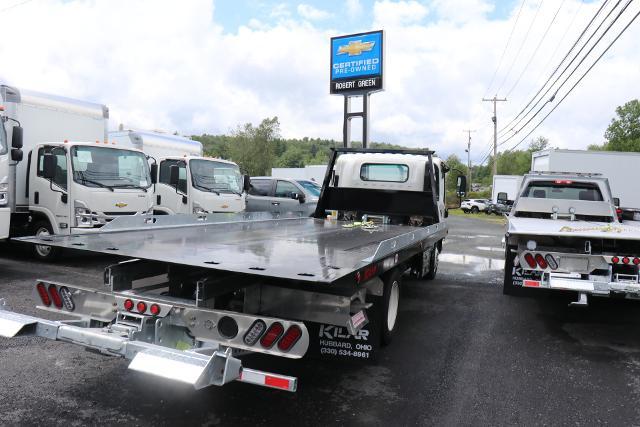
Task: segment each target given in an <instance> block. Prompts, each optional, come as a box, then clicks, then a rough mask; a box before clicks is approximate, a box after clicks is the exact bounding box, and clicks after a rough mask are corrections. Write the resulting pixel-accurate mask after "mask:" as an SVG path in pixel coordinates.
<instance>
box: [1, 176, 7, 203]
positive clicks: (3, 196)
mask: <svg viewBox="0 0 640 427" xmlns="http://www.w3.org/2000/svg"><path fill="white" fill-rule="evenodd" d="M8 203H9V184H7V183H6V182H5V183H2V184H0V206H6V205H7V204H8Z"/></svg>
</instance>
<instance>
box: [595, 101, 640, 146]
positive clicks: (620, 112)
mask: <svg viewBox="0 0 640 427" xmlns="http://www.w3.org/2000/svg"><path fill="white" fill-rule="evenodd" d="M616 115H617V117H615V118H614V119H612V120H611V123H610V124H609V127H607V130H606V132H605V133H604V137H605V139H606V140H607V142H606V143H605V145H604V149H605V150H608V151H640V101H638V100H637V99H634V100H631V101H629V102H627V103H626V104H624V105H622V106H620V107H618V108H616Z"/></svg>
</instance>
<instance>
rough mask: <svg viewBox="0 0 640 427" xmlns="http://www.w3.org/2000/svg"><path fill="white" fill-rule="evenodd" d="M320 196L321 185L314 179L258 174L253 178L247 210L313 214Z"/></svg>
mask: <svg viewBox="0 0 640 427" xmlns="http://www.w3.org/2000/svg"><path fill="white" fill-rule="evenodd" d="M319 196H320V186H319V185H318V184H316V183H315V182H314V181H310V180H306V179H287V178H273V177H270V176H256V177H252V178H251V188H250V190H249V194H248V195H247V209H246V210H247V211H249V212H280V213H284V212H301V213H302V214H303V215H304V216H311V215H313V213H314V212H315V210H316V205H317V204H318V197H319Z"/></svg>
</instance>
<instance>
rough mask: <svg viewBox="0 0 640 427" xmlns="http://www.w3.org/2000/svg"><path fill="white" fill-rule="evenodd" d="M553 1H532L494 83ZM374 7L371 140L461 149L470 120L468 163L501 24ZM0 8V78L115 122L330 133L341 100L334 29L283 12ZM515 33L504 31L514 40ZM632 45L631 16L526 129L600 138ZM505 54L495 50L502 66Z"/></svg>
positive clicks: (639, 38)
mask: <svg viewBox="0 0 640 427" xmlns="http://www.w3.org/2000/svg"><path fill="white" fill-rule="evenodd" d="M579 3H580V0H566V2H565V5H564V6H563V9H562V11H561V13H560V15H559V18H558V21H557V23H556V24H555V25H554V26H553V27H552V29H551V31H550V33H549V35H548V37H547V40H546V41H545V43H544V44H543V45H542V47H541V49H540V51H539V52H538V55H536V57H535V58H534V60H533V61H532V63H531V66H530V67H529V70H528V71H527V72H525V73H524V74H523V77H522V80H521V82H520V83H519V84H518V86H517V87H516V88H515V89H514V91H513V92H512V93H511V94H510V95H509V101H508V102H506V103H500V104H499V106H498V117H499V123H500V125H501V126H502V125H503V124H506V123H507V122H508V120H509V119H510V118H511V117H513V116H514V115H515V114H516V113H518V111H519V110H520V108H521V107H522V106H524V104H525V103H526V101H527V100H528V98H527V95H528V94H530V93H532V92H535V90H537V88H538V85H539V84H541V83H542V82H543V81H544V80H545V79H546V76H547V75H548V73H549V71H550V70H552V69H553V67H554V66H555V65H556V63H557V61H558V60H559V59H560V58H562V56H563V55H564V53H565V52H566V50H567V49H568V48H569V46H570V45H571V44H572V43H573V41H574V40H575V37H577V35H578V34H579V32H580V31H581V30H582V27H583V26H584V25H585V24H586V22H587V21H588V19H589V18H590V17H591V16H592V15H593V13H594V12H595V9H596V8H597V7H599V5H598V4H591V3H584V4H583V5H582V6H581V8H582V9H581V11H580V13H579V15H578V18H577V19H576V21H575V23H574V24H573V25H571V26H570V25H569V23H570V21H571V17H572V16H573V15H574V14H575V10H576V8H577V7H578V5H579ZM416 5H417V6H416ZM516 6H517V5H516ZM516 6H514V7H516ZM635 7H636V9H634V10H633V11H630V12H629V14H628V15H626V14H625V17H630V16H632V13H635V12H636V11H637V8H638V6H635ZM555 8H557V5H555V4H549V5H547V4H546V3H545V4H544V5H543V7H542V9H541V12H540V13H541V15H540V16H539V17H538V20H539V25H535V26H534V27H533V28H532V32H531V34H530V37H529V40H528V41H527V42H526V43H524V45H523V50H522V53H521V57H520V58H521V59H520V60H519V61H517V63H516V65H515V66H514V68H513V71H512V73H511V75H510V76H509V78H508V79H507V81H506V83H505V87H506V88H509V87H510V86H512V85H513V82H515V79H516V77H517V76H518V75H519V73H520V71H521V70H522V68H523V67H524V63H525V60H524V59H526V58H529V56H530V54H531V52H532V51H533V49H534V47H535V45H536V44H537V42H538V40H539V39H540V37H541V35H542V32H543V30H544V27H545V25H546V23H548V22H549V21H550V16H551V14H552V13H553V11H554V9H555ZM630 9H631V7H630ZM410 10H413V12H408V11H410ZM533 12H534V9H533V7H526V8H525V10H523V15H522V16H521V18H520V19H522V20H523V21H522V22H525V23H527V22H530V20H531V18H532V16H533ZM374 13H375V22H372V23H371V26H370V27H369V26H367V27H365V28H363V30H366V29H378V28H384V29H385V31H386V43H387V46H386V54H387V62H386V91H385V92H381V93H377V94H374V95H373V96H372V99H371V120H372V121H371V137H372V139H373V140H375V141H387V142H392V143H398V144H406V145H411V146H430V147H432V148H435V149H437V150H438V151H439V152H440V153H441V154H443V155H446V154H449V153H457V154H458V155H460V156H461V157H463V156H464V148H466V136H465V134H464V133H463V132H462V129H467V128H472V129H478V132H477V133H475V134H473V142H472V155H473V157H472V158H473V159H474V160H475V161H477V160H480V154H481V153H482V152H484V151H485V149H486V148H488V145H487V142H488V141H489V139H490V137H491V135H492V131H491V120H490V118H491V115H492V111H491V106H490V104H489V103H483V102H481V101H480V99H481V98H482V97H483V96H484V95H493V91H494V90H495V89H492V91H491V92H490V93H489V94H487V93H485V92H486V88H487V85H488V83H489V81H490V79H491V76H492V74H493V71H494V69H495V65H496V63H497V61H498V58H499V56H500V54H501V52H502V49H503V47H504V42H505V40H506V37H507V36H508V34H509V31H510V30H511V27H512V24H513V21H509V20H507V19H503V20H500V19H495V18H492V19H488V18H485V17H483V16H482V15H481V16H479V17H477V18H474V19H473V20H471V21H463V22H454V21H452V20H449V19H440V18H438V19H434V17H433V16H432V17H429V18H430V19H429V20H426V19H424V18H426V16H427V10H426V8H425V7H424V6H421V5H420V4H418V3H416V2H410V1H409V2H389V1H383V2H378V3H376V4H375V5H374ZM440 13H441V12H437V13H436V12H434V16H436V17H437V16H439V14H440ZM4 16H5V20H4V21H3V22H4V23H3V31H5V33H6V34H20V37H15V38H13V39H12V40H11V43H1V44H0V56H1V57H3V58H12V60H11V61H4V62H3V64H2V69H1V70H0V73H1V74H2V76H3V78H5V79H6V80H7V81H8V82H9V83H11V84H15V85H16V86H18V87H24V88H31V89H35V90H41V91H44V92H49V93H55V94H60V95H64V96H69V97H76V98H80V99H87V100H92V101H97V102H102V103H105V104H107V105H108V106H109V107H110V110H111V117H112V120H111V124H112V126H113V127H116V126H117V125H118V123H120V122H124V123H126V124H128V125H130V126H133V127H141V128H150V129H153V128H159V129H165V130H167V131H174V130H177V131H179V132H181V133H184V134H190V133H201V132H209V133H220V132H227V131H228V130H229V129H232V128H234V127H235V126H236V125H238V124H240V123H245V122H253V123H257V122H259V121H260V120H262V119H263V118H265V117H268V116H274V115H277V116H278V117H279V118H280V121H281V124H282V131H283V134H284V135H285V136H287V137H303V136H310V137H327V138H334V139H337V140H340V139H341V134H342V99H341V97H338V96H329V95H328V91H329V83H328V75H329V58H328V55H327V50H328V43H329V38H330V37H331V36H332V35H335V34H336V33H337V31H338V30H336V29H333V28H331V29H329V28H327V29H326V30H325V29H320V28H318V27H317V26H315V25H313V24H311V23H310V21H309V20H300V19H299V18H296V19H297V20H296V19H294V18H293V17H289V18H287V19H284V20H277V22H275V23H274V22H268V20H267V18H264V17H261V16H256V20H254V21H252V22H250V23H249V22H247V25H245V26H243V27H241V28H239V29H238V30H237V31H234V32H231V33H225V32H223V29H222V27H221V26H220V25H219V24H218V22H219V21H218V19H217V17H216V14H215V10H214V8H213V6H212V2H211V1H210V0H194V1H191V2H182V3H180V4H177V3H176V2H173V1H169V0H161V1H159V0H139V1H136V2H125V1H107V0H75V1H62V0H39V1H38V2H29V3H25V4H24V5H22V6H19V7H16V8H14V9H12V10H11V11H8V12H6V13H5V15H4ZM140 16H144V17H145V19H140ZM511 19H513V16H512V18H511ZM425 21H426V22H425ZM328 22H330V23H331V22H332V21H328ZM105 23H109V25H108V27H106V26H105ZM339 24H342V22H340V23H339ZM336 25H337V24H336ZM25 28H29V29H30V31H24V29H25ZM567 28H569V30H570V31H569V33H568V36H567V37H566V38H565V39H564V41H563V42H562V43H560V38H561V36H562V34H563V33H564V31H565V30H566V29H567ZM523 33H524V30H523V31H522V32H520V33H517V34H516V35H514V40H515V41H514V43H515V44H514V46H515V47H517V46H518V45H519V44H520V42H521V41H522V39H523ZM603 44H604V43H603ZM557 45H559V46H560V47H559V49H558V51H557V53H556V55H555V58H554V59H553V60H551V61H550V57H551V54H552V53H553V51H554V50H555V47H556V46H557ZM513 49H515V48H513ZM638 51H640V25H638V24H636V25H634V26H632V27H631V28H630V29H629V31H628V33H627V34H625V35H624V36H623V37H622V38H621V39H620V40H619V42H618V44H616V46H614V48H613V49H612V50H611V52H610V53H609V54H607V56H606V57H605V58H604V59H603V60H602V62H601V63H600V64H598V65H597V66H596V68H594V70H593V72H592V73H591V75H589V76H587V77H586V78H585V80H583V82H582V83H581V84H580V85H579V86H578V87H577V88H576V90H575V91H574V93H572V94H571V95H570V96H569V97H568V98H567V100H566V101H565V102H564V103H563V105H562V106H560V107H559V108H558V109H557V110H556V112H555V113H554V114H553V115H552V116H550V117H549V119H548V120H547V121H546V122H545V123H544V124H543V125H542V126H541V127H540V128H539V129H538V130H537V131H536V132H535V133H534V134H533V135H532V137H535V136H538V135H545V136H548V137H549V138H550V139H551V143H552V145H554V146H559V147H571V148H579V147H586V146H587V145H588V144H591V143H599V142H602V139H603V137H602V135H603V133H604V130H605V128H606V126H607V125H608V123H609V121H610V120H611V118H612V117H613V115H614V110H615V107H616V106H618V105H621V104H623V103H625V102H626V101H628V100H629V99H631V98H635V97H638V94H637V92H634V91H635V88H637V87H640V62H639V61H638V60H637V52H638ZM512 55H513V52H512V51H510V52H507V55H506V58H507V64H508V63H509V61H510V59H511V58H512ZM587 62H589V63H590V62H591V61H587ZM545 64H549V65H547V66H546V67H545ZM503 72H504V69H503V70H502V71H500V72H499V78H498V79H497V80H498V81H499V80H501V79H502V77H503V74H502V73H503ZM579 75H580V73H577V74H576V76H579ZM573 81H575V80H572V81H571V82H569V83H568V84H567V88H568V87H570V85H571V84H573ZM501 92H502V91H501ZM499 95H503V93H499ZM535 122H536V121H534V123H535ZM352 133H353V135H354V137H355V136H357V135H359V130H358V129H357V128H356V127H355V126H354V129H353V132H352ZM516 141H517V139H516V138H514V139H513V140H512V141H511V142H509V143H508V144H506V145H505V147H508V146H510V145H511V144H513V143H515V142H516Z"/></svg>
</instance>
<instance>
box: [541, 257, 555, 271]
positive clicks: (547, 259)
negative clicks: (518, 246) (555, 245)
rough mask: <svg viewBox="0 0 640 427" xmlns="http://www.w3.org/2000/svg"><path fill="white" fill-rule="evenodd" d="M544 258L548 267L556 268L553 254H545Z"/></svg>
mask: <svg viewBox="0 0 640 427" xmlns="http://www.w3.org/2000/svg"><path fill="white" fill-rule="evenodd" d="M544 259H545V261H547V264H549V268H551V269H552V270H555V269H557V268H558V262H557V261H556V259H555V258H554V257H553V255H551V254H547V255H545V257H544Z"/></svg>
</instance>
